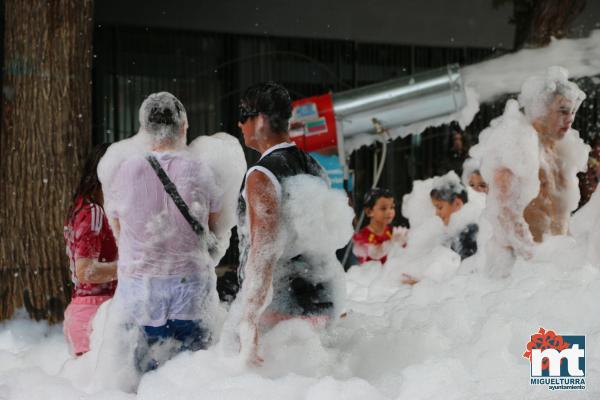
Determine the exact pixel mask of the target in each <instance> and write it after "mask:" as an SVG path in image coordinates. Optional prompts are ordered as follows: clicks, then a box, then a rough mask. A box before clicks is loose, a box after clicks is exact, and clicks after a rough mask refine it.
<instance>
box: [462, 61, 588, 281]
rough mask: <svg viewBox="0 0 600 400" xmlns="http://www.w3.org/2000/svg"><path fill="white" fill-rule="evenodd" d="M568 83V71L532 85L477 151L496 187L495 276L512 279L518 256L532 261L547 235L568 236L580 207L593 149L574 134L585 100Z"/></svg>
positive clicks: (491, 206) (492, 208) (554, 71)
mask: <svg viewBox="0 0 600 400" xmlns="http://www.w3.org/2000/svg"><path fill="white" fill-rule="evenodd" d="M567 78H568V73H567V71H566V70H565V69H563V68H561V67H551V68H548V69H547V70H546V71H545V73H544V74H542V75H538V76H533V77H530V78H528V79H527V80H526V81H525V82H524V83H523V86H522V88H521V93H520V95H519V102H518V103H517V102H516V101H515V100H509V101H508V102H507V103H506V108H505V111H504V114H503V115H502V116H501V117H500V118H497V119H496V120H494V121H492V123H491V124H490V127H489V128H487V129H486V130H484V131H483V132H482V133H481V135H480V142H479V144H478V145H476V146H474V147H473V148H472V149H471V156H472V157H474V158H476V159H479V160H480V161H481V173H482V175H483V178H484V179H485V181H487V182H488V183H489V185H490V189H489V197H488V201H487V208H486V211H485V214H486V217H487V218H488V220H489V221H490V222H491V225H492V226H493V227H494V230H493V238H492V240H490V241H489V242H488V245H487V253H488V254H487V257H488V264H489V267H490V268H491V273H492V274H493V275H506V274H507V273H508V269H507V268H508V267H510V266H511V265H512V264H513V262H514V257H515V256H521V257H523V258H526V259H529V258H531V257H532V256H533V255H534V251H535V246H536V244H537V243H541V242H542V241H543V240H544V236H545V235H565V234H567V233H568V228H569V227H568V221H569V215H570V213H571V212H572V211H573V210H575V209H576V208H577V204H578V200H579V191H578V182H577V176H576V174H577V172H579V171H582V170H583V169H584V168H585V166H586V163H587V158H588V152H589V147H588V146H587V145H586V144H585V143H584V142H583V141H582V140H581V139H580V137H579V133H578V132H577V131H575V130H574V129H571V124H572V123H573V120H574V118H575V113H576V112H577V109H578V108H579V106H580V104H581V102H582V101H583V100H584V99H585V94H584V93H583V92H582V91H581V90H580V89H579V88H578V87H577V85H576V84H575V83H573V82H570V81H568V79H567ZM520 106H521V107H522V108H523V110H524V114H523V113H521V111H520V110H519V107H520ZM492 261H493V262H492Z"/></svg>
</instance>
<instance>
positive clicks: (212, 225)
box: [208, 211, 221, 234]
mask: <svg viewBox="0 0 600 400" xmlns="http://www.w3.org/2000/svg"><path fill="white" fill-rule="evenodd" d="M220 215H221V212H220V211H219V212H214V213H210V214H208V229H209V230H210V231H211V232H214V233H215V234H217V233H219V232H216V230H217V221H218V220H219V216H220Z"/></svg>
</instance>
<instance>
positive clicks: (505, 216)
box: [494, 168, 534, 259]
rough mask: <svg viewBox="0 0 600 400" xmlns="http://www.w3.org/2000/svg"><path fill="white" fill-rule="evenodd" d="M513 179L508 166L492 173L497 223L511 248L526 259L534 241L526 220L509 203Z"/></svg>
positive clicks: (513, 176)
mask: <svg viewBox="0 0 600 400" xmlns="http://www.w3.org/2000/svg"><path fill="white" fill-rule="evenodd" d="M515 179H516V178H515V175H514V174H513V172H512V171H511V170H510V169H508V168H502V169H499V170H497V171H496V173H495V174H494V184H495V185H496V187H497V189H498V190H497V196H498V206H499V210H498V223H499V224H500V226H501V227H502V229H503V230H504V231H505V232H506V233H507V235H506V236H507V239H508V241H509V243H510V246H511V247H512V248H513V250H514V251H515V252H516V253H517V254H519V255H520V256H522V257H523V258H526V259H528V258H531V256H532V248H533V246H534V242H533V238H532V237H531V232H530V231H529V226H528V225H527V222H525V219H524V218H523V216H522V215H519V214H518V213H517V212H515V210H514V207H513V204H511V200H512V197H513V192H514V189H515V188H514V185H515V184H516V182H515ZM515 238H516V240H515Z"/></svg>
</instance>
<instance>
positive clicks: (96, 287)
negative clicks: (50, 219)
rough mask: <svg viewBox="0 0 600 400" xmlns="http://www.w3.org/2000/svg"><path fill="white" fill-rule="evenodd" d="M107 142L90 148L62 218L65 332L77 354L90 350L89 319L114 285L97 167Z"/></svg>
mask: <svg viewBox="0 0 600 400" xmlns="http://www.w3.org/2000/svg"><path fill="white" fill-rule="evenodd" d="M107 148H108V144H102V145H98V146H96V147H94V148H93V150H92V152H91V154H90V156H89V158H88V159H87V161H86V163H85V166H84V168H83V173H82V176H81V180H80V182H79V186H78V187H77V190H76V191H75V195H74V196H73V201H72V205H71V207H70V209H69V212H68V213H67V218H66V220H65V230H64V237H65V244H66V247H67V255H68V256H69V264H70V267H71V279H72V280H73V284H74V286H73V291H72V296H71V297H72V298H71V303H70V304H69V306H68V307H67V309H66V310H65V320H64V332H65V336H66V338H67V341H68V342H69V345H70V347H71V350H72V352H73V353H74V354H76V355H78V356H79V355H81V354H83V353H86V352H87V351H88V350H89V337H90V333H91V322H92V319H93V318H94V315H95V314H96V312H97V311H98V308H99V307H100V305H101V304H102V303H104V302H105V301H107V300H109V299H110V298H111V297H112V296H113V295H114V293H115V289H116V287H117V281H116V277H117V262H116V260H117V245H116V242H115V238H114V236H113V233H112V231H111V229H110V226H109V224H108V220H107V218H106V216H105V215H104V209H103V203H104V201H103V194H102V187H101V185H100V182H99V180H98V175H97V172H96V170H97V168H98V162H99V161H100V158H102V156H103V155H104V153H105V152H106V149H107Z"/></svg>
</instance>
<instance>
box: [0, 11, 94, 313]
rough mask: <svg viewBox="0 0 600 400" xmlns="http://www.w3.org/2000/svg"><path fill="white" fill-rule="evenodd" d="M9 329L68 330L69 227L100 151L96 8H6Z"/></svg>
mask: <svg viewBox="0 0 600 400" xmlns="http://www.w3.org/2000/svg"><path fill="white" fill-rule="evenodd" d="M4 5H5V13H4V16H5V28H4V29H5V31H4V66H3V88H2V89H3V90H2V116H1V130H0V131H1V132H2V135H1V137H0V185H1V190H0V238H1V240H0V320H2V319H6V318H10V317H11V316H12V315H13V313H14V311H15V310H16V309H18V308H21V307H25V308H26V310H27V311H28V313H29V315H30V316H31V317H33V318H35V319H47V320H49V321H50V322H56V321H60V320H61V319H62V316H63V310H64V307H65V306H66V304H67V303H68V300H69V298H70V272H69V267H68V260H67V258H66V255H65V245H64V239H63V223H64V216H65V213H66V210H67V209H68V207H69V205H70V201H71V200H70V198H71V194H72V191H73V188H74V187H75V184H76V181H77V180H78V175H79V171H80V170H81V166H82V162H83V159H84V157H85V155H86V154H87V152H88V151H89V148H90V145H91V89H92V87H91V64H92V32H93V21H92V16H93V1H92V0H26V1H24V0H4Z"/></svg>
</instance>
